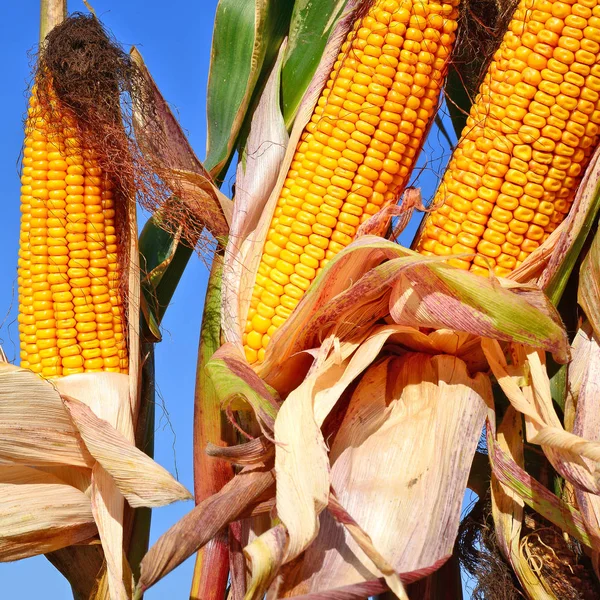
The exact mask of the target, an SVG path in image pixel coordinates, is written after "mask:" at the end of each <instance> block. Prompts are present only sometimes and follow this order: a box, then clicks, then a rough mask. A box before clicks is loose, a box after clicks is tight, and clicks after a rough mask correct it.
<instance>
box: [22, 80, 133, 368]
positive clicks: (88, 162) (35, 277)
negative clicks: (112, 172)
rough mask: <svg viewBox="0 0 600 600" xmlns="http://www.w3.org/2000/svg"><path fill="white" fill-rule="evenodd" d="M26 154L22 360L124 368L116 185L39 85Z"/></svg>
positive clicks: (29, 365)
mask: <svg viewBox="0 0 600 600" xmlns="http://www.w3.org/2000/svg"><path fill="white" fill-rule="evenodd" d="M53 102H54V101H53ZM57 115H59V116H57ZM23 155H24V156H23V168H22V177H21V183H22V187H21V213H22V216H21V233H20V248H19V268H18V284H19V337H20V346H21V366H22V367H24V368H29V369H31V370H32V371H34V372H36V373H40V374H41V375H42V376H44V377H57V376H61V375H70V374H74V373H83V372H94V371H112V372H117V373H119V372H121V373H126V372H127V369H128V359H127V346H126V338H125V332H124V326H123V320H124V310H123V302H122V299H121V296H120V290H119V262H118V244H117V239H116V232H115V222H114V218H115V206H114V197H113V191H112V187H113V186H111V184H110V182H109V181H108V180H107V178H106V177H105V176H104V175H103V172H102V169H101V168H100V167H99V164H98V160H97V159H98V156H97V154H96V152H95V151H94V150H93V149H92V148H86V146H85V144H84V143H83V141H82V140H81V137H80V135H79V130H78V128H77V126H76V123H75V121H74V119H73V117H72V115H70V114H69V111H67V110H66V109H65V110H62V111H60V112H59V111H58V110H57V108H56V106H54V107H53V109H52V110H51V111H50V110H49V108H45V107H43V106H41V104H40V102H39V100H38V97H37V93H36V90H35V89H34V92H33V94H32V97H31V100H30V106H29V111H28V119H27V123H26V138H25V149H24V152H23Z"/></svg>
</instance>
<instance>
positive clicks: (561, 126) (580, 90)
mask: <svg viewBox="0 0 600 600" xmlns="http://www.w3.org/2000/svg"><path fill="white" fill-rule="evenodd" d="M599 93H600V4H599V3H598V2H597V1H596V0H576V1H574V2H559V1H551V0H522V1H521V3H520V4H519V6H518V8H517V10H516V12H515V14H514V16H513V18H512V21H511V23H510V26H509V28H508V30H507V32H506V34H505V35H504V38H503V40H502V43H501V45H500V48H499V49H498V51H497V52H496V53H495V55H494V60H493V62H492V63H491V65H490V67H489V69H488V72H487V74H486V76H485V79H484V81H483V84H482V85H481V88H480V92H479V95H478V96H477V98H476V100H475V103H474V104H473V107H472V108H471V112H470V115H469V118H468V120H467V125H466V127H465V129H464V130H463V132H462V136H461V140H460V142H459V144H458V146H457V148H456V150H455V151H454V154H453V157H452V159H451V161H450V164H449V168H448V170H447V171H446V174H445V176H444V179H443V182H442V184H441V185H440V188H439V190H438V192H437V195H436V197H435V199H434V203H435V204H436V205H437V204H438V203H439V204H442V206H441V208H439V209H438V210H436V211H434V212H432V213H431V214H430V215H429V216H428V217H427V218H426V221H425V223H424V226H423V227H422V229H421V234H420V236H419V237H418V239H417V242H416V247H417V249H418V250H419V251H421V252H422V253H423V254H429V255H433V254H435V255H439V256H452V255H457V254H464V253H476V255H475V256H472V255H471V256H461V257H457V258H451V259H450V260H449V261H448V262H449V263H451V264H453V265H456V266H458V267H460V268H463V269H470V270H471V271H474V272H476V273H479V274H482V275H487V274H488V272H489V268H492V269H493V270H494V271H495V273H496V274H497V275H501V276H504V275H507V274H508V273H510V272H511V270H513V269H514V268H516V267H518V266H519V265H520V264H521V263H522V261H523V260H525V258H526V257H527V256H528V255H529V254H530V253H531V252H532V251H533V250H535V249H536V248H537V247H538V246H539V245H540V244H541V243H542V242H543V241H544V240H545V239H546V238H547V237H548V235H550V233H551V232H552V231H553V230H554V229H556V227H557V225H558V224H559V223H560V222H561V221H562V219H563V218H564V217H565V215H566V214H567V212H568V210H569V207H570V205H571V202H572V199H573V195H574V192H575V190H576V187H577V183H578V181H579V178H580V176H581V174H582V171H583V170H584V169H585V167H586V164H587V162H588V160H589V158H590V155H591V153H592V151H593V149H594V147H595V146H596V145H597V143H598V126H599V125H600V102H599V99H600V96H599Z"/></svg>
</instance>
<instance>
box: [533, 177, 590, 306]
mask: <svg viewBox="0 0 600 600" xmlns="http://www.w3.org/2000/svg"><path fill="white" fill-rule="evenodd" d="M598 169H599V167H598V165H596V166H595V167H593V169H592V171H590V173H591V174H594V173H596V171H597V170H598ZM586 175H587V173H586ZM586 183H587V186H589V188H590V189H589V192H588V190H587V189H585V190H584V191H583V193H584V194H585V195H587V194H588V193H589V194H590V195H591V200H590V201H589V203H584V206H583V207H582V208H583V210H586V209H587V212H586V213H585V217H584V219H583V223H582V224H581V228H580V229H579V231H578V233H577V235H576V236H575V239H574V240H569V243H570V247H569V249H568V251H567V253H566V254H565V256H564V257H563V258H562V259H561V263H560V266H559V267H558V269H557V270H556V272H555V273H554V274H553V276H552V278H551V279H550V281H549V282H548V285H546V286H544V289H545V292H546V294H547V295H548V297H549V298H550V300H551V301H552V303H553V304H554V305H555V306H557V305H558V303H559V301H560V299H561V297H562V295H563V292H564V290H565V288H566V286H567V282H568V281H569V277H570V275H571V271H573V268H574V267H575V265H576V264H577V260H578V259H579V255H580V253H581V250H582V248H583V246H584V244H585V241H586V239H587V237H588V234H589V233H590V231H591V229H592V227H593V225H594V223H595V222H596V217H597V215H598V209H600V182H599V181H598V180H597V179H596V178H595V177H594V178H592V179H591V180H590V181H588V182H585V181H584V184H586ZM592 186H593V187H592ZM588 316H589V315H588Z"/></svg>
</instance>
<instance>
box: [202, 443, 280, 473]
mask: <svg viewBox="0 0 600 600" xmlns="http://www.w3.org/2000/svg"><path fill="white" fill-rule="evenodd" d="M206 454H208V456H213V457H215V458H221V459H223V460H226V461H228V462H231V463H233V464H235V465H239V466H244V467H246V466H248V465H255V464H257V463H260V462H264V463H266V462H267V461H268V460H269V459H270V458H272V457H273V456H274V454H275V448H274V447H273V444H272V443H270V442H268V441H267V440H266V438H264V437H263V436H260V437H257V438H254V439H253V440H251V441H249V442H246V443H244V444H237V445H236V446H216V445H214V444H211V443H209V444H207V446H206Z"/></svg>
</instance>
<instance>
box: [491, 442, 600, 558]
mask: <svg viewBox="0 0 600 600" xmlns="http://www.w3.org/2000/svg"><path fill="white" fill-rule="evenodd" d="M488 450H489V456H490V462H491V464H492V472H493V473H494V476H495V477H496V478H497V481H498V482H500V483H501V484H503V489H504V490H506V489H507V488H508V489H509V490H511V491H512V492H514V493H515V494H516V495H517V496H518V498H519V499H520V500H521V501H523V502H524V503H525V504H527V505H528V506H530V507H531V508H533V509H534V510H535V511H536V512H538V513H539V514H540V515H542V516H543V517H544V518H546V519H548V521H550V522H551V523H554V524H555V525H556V526H558V527H559V528H560V529H561V530H563V531H565V532H566V533H568V534H569V535H570V536H572V537H574V538H575V539H577V540H579V541H580V542H581V543H582V544H585V545H586V546H588V547H590V548H593V547H598V543H599V542H600V539H598V540H596V541H594V540H593V539H592V538H591V537H590V536H589V534H588V532H587V531H586V529H585V524H584V521H583V517H582V515H581V513H580V512H579V511H578V510H577V509H575V508H573V507H572V506H571V505H569V504H567V503H566V502H564V501H563V500H561V499H560V498H559V497H558V496H556V495H555V494H553V493H552V492H550V490H548V488H546V487H544V486H543V485H542V484H541V483H539V482H538V481H536V480H535V479H534V478H533V477H532V476H531V475H529V473H527V472H526V471H525V470H524V469H523V468H522V467H520V466H519V465H518V464H517V463H516V462H515V461H514V459H513V458H511V457H510V456H509V455H508V454H507V452H506V451H505V450H503V449H502V448H501V447H499V446H498V445H497V444H496V442H495V441H494V440H493V439H492V436H491V434H490V431H488Z"/></svg>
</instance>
